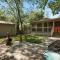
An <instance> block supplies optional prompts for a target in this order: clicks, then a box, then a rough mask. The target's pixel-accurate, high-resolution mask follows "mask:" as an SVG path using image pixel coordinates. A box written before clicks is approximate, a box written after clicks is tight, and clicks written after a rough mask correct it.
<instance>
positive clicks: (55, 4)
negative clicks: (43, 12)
mask: <svg viewBox="0 0 60 60" xmlns="http://www.w3.org/2000/svg"><path fill="white" fill-rule="evenodd" d="M48 5H49V7H50V8H51V9H52V12H53V14H56V13H58V12H59V11H60V0H54V1H51V2H50V3H48Z"/></svg>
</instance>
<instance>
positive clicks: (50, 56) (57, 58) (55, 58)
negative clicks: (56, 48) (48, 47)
mask: <svg viewBox="0 0 60 60" xmlns="http://www.w3.org/2000/svg"><path fill="white" fill-rule="evenodd" d="M44 57H45V58H46V60H60V54H58V53H55V52H52V51H45V52H44Z"/></svg>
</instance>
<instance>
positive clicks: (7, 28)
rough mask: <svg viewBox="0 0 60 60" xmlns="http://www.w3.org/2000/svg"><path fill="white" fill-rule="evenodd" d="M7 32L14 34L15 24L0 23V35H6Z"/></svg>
mask: <svg viewBox="0 0 60 60" xmlns="http://www.w3.org/2000/svg"><path fill="white" fill-rule="evenodd" d="M7 32H10V34H11V35H15V34H16V28H15V24H0V36H6V33H7Z"/></svg>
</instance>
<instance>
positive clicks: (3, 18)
mask: <svg viewBox="0 0 60 60" xmlns="http://www.w3.org/2000/svg"><path fill="white" fill-rule="evenodd" d="M4 13H5V12H4V11H3V10H0V20H3V21H6V20H7V17H6V16H5V14H4Z"/></svg>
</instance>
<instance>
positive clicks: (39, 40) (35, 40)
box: [25, 36, 44, 44]
mask: <svg viewBox="0 0 60 60" xmlns="http://www.w3.org/2000/svg"><path fill="white" fill-rule="evenodd" d="M39 37H40V36H27V39H25V41H27V42H31V43H37V44H38V43H42V42H43V40H44V39H43V38H39Z"/></svg>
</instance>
